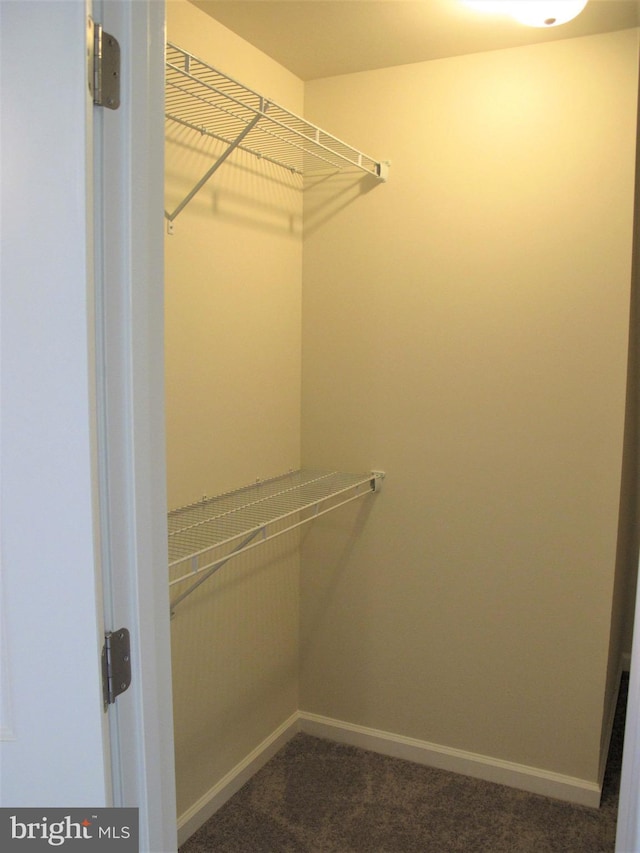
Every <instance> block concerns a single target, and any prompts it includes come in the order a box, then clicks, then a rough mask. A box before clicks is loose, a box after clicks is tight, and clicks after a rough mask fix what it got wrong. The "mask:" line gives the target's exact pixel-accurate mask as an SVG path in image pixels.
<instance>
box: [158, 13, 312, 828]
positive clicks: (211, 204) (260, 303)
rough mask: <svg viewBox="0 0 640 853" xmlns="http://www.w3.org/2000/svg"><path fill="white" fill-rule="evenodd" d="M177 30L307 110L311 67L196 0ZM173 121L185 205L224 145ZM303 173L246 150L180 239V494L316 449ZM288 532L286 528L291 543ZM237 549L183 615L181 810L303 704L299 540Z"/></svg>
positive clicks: (176, 452)
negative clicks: (306, 381)
mask: <svg viewBox="0 0 640 853" xmlns="http://www.w3.org/2000/svg"><path fill="white" fill-rule="evenodd" d="M167 29H168V38H169V39H170V40H171V41H174V42H175V43H177V44H178V45H180V46H181V47H183V48H184V49H186V50H188V51H190V52H191V53H194V54H195V55H196V56H199V57H201V58H202V59H204V60H205V61H208V62H209V63H211V64H213V65H216V66H217V67H219V68H220V69H221V70H223V71H225V72H226V73H228V74H231V75H232V76H234V77H237V78H238V79H240V80H242V81H243V82H244V83H246V84H247V85H249V86H253V87H254V88H257V89H259V90H260V91H262V92H264V93H265V94H268V95H269V96H270V97H273V98H274V100H276V101H280V102H282V103H284V104H287V105H288V106H289V107H290V109H293V110H295V111H297V112H302V106H303V103H302V96H303V86H302V83H301V81H300V80H298V79H297V78H296V77H294V76H293V75H292V74H290V73H289V72H287V71H285V70H284V69H283V68H282V67H281V66H279V65H277V64H276V63H275V62H273V61H272V60H270V59H268V58H267V57H266V56H264V55H263V54H261V53H259V52H258V51H256V50H254V49H253V48H251V47H250V46H249V45H248V44H247V43H246V42H244V41H242V40H241V39H239V38H237V37H236V36H234V35H233V34H232V33H231V32H230V31H229V30H227V29H225V28H224V27H221V26H220V25H218V24H217V23H216V22H214V21H213V20H212V19H211V18H208V17H207V16H206V15H204V14H203V13H202V12H200V11H199V10H197V9H196V8H195V7H193V6H191V4H189V3H187V2H183V0H169V2H168V3H167ZM216 146H217V143H213V144H212V143H211V142H210V141H208V140H207V138H206V137H201V136H200V135H199V134H194V133H193V132H192V131H188V130H176V129H175V127H171V126H170V125H168V126H167V146H166V158H167V162H166V173H167V180H166V203H167V208H168V209H169V210H173V209H175V207H176V206H177V204H178V203H179V202H180V201H181V200H182V198H183V197H184V196H185V195H186V194H187V193H188V192H189V191H190V190H191V188H192V187H193V186H194V185H195V184H196V183H197V181H198V180H199V179H200V177H201V176H202V175H203V174H204V173H205V172H206V171H207V169H208V168H209V166H210V165H211V163H212V162H213V159H212V157H215V155H216V154H217V153H219V152H220V151H221V150H223V149H222V148H220V147H216ZM301 214H302V197H301V187H300V183H299V179H298V181H297V183H296V179H294V178H293V176H291V175H290V174H289V173H283V172H282V170H278V169H277V168H276V167H270V166H269V164H267V163H264V162H262V163H259V162H258V161H256V160H255V158H254V157H252V156H250V155H246V154H241V153H238V154H236V155H234V157H233V161H229V162H228V163H227V164H225V166H224V167H223V168H221V169H220V170H219V171H218V172H217V173H216V174H215V176H214V177H213V179H212V180H211V181H210V183H208V184H207V185H206V186H205V187H204V188H203V189H202V191H201V192H200V193H199V194H198V195H197V196H196V197H195V198H194V199H193V200H192V201H191V203H190V204H189V205H188V206H187V207H186V208H185V209H184V210H183V211H182V213H180V214H179V215H178V217H177V218H176V220H175V228H174V234H173V235H172V236H168V237H167V239H166V361H167V383H166V395H167V450H168V453H167V469H168V495H169V498H168V500H169V507H170V508H174V507H176V506H179V505H182V504H185V503H188V502H191V501H194V500H198V499H199V498H200V497H202V495H203V494H209V495H214V494H218V493H220V492H222V491H226V490H229V489H234V488H237V487H239V486H242V485H245V484H247V483H252V482H253V481H254V480H255V479H256V478H266V477H270V476H273V475H275V474H279V473H282V472H283V471H287V470H288V469H289V468H297V467H298V466H299V462H300V329H301V319H300V310H301V294H300V281H301V264H302V243H301ZM285 540H286V541H285ZM258 550H259V552H260V553H259V554H258V553H257V552H253V553H252V554H251V555H250V556H247V557H246V558H240V559H236V560H235V561H233V562H232V563H231V564H229V565H228V566H227V567H225V568H223V569H222V570H221V571H220V572H218V573H217V575H216V576H215V578H213V579H211V580H209V581H207V582H206V583H205V584H204V585H203V586H202V587H201V588H200V589H199V590H198V591H197V592H195V593H194V594H193V595H192V596H191V597H189V598H188V599H186V600H185V601H184V602H183V603H182V604H180V605H179V606H178V608H177V611H176V617H175V619H174V620H173V622H172V653H173V682H174V715H175V728H176V736H175V739H176V773H177V789H178V814H183V813H184V812H185V810H186V809H188V808H189V807H190V806H192V805H193V804H194V802H196V801H197V800H198V798H200V797H201V796H203V795H205V794H206V792H207V791H208V790H209V789H210V788H211V787H212V786H214V785H215V784H216V783H217V782H218V781H219V780H220V779H221V778H222V777H223V776H224V775H225V774H226V773H228V772H229V771H230V770H231V769H232V768H233V767H235V765H236V764H238V763H239V762H240V761H242V760H243V759H244V758H245V757H246V756H247V755H248V753H249V752H251V751H252V750H253V749H254V748H255V747H256V746H257V745H258V744H259V743H260V742H261V741H262V740H263V739H264V738H265V737H267V736H268V735H270V734H271V733H272V732H273V731H274V730H275V729H276V728H277V727H278V726H279V725H280V724H281V723H282V722H283V721H284V720H285V719H287V718H288V717H289V716H290V715H291V714H292V713H294V711H295V710H296V709H297V707H298V698H297V652H298V645H297V643H298V633H297V631H298V568H299V556H298V550H297V540H295V539H287V537H283V539H282V540H279V541H278V543H277V544H274V545H269V546H263V548H261V549H258Z"/></svg>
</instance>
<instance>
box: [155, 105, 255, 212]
mask: <svg viewBox="0 0 640 853" xmlns="http://www.w3.org/2000/svg"><path fill="white" fill-rule="evenodd" d="M261 118H262V116H261V115H256V116H254V117H253V118H252V119H251V121H250V122H249V124H248V125H247V126H246V127H245V128H244V129H243V130H242V132H241V133H239V134H238V136H237V137H236V138H235V139H234V141H233V142H232V143H231V144H230V145H229V147H228V148H227V149H226V151H225V152H224V153H223V154H221V155H220V157H218V159H217V160H216V162H215V163H214V164H213V166H212V167H211V168H210V169H209V170H208V171H207V172H206V174H204V175H203V176H202V178H201V179H200V180H199V181H198V183H197V184H196V185H195V187H194V188H193V189H192V190H191V192H190V193H189V194H188V195H186V196H185V197H184V199H183V200H182V201H181V202H180V204H179V205H178V206H177V207H176V209H175V210H174V211H173V213H167V211H166V210H165V212H164V215H165V216H166V218H167V219H168V220H169V222H173V220H174V219H175V218H176V216H177V215H178V214H179V213H180V212H181V211H182V210H183V209H184V208H185V207H186V206H187V205H188V204H189V202H190V201H191V199H192V198H193V197H194V195H196V193H198V192H200V190H201V189H202V187H203V186H204V185H205V184H206V183H207V181H208V180H209V178H210V177H211V176H212V175H213V174H214V172H216V171H217V170H218V169H219V168H220V166H222V164H223V163H224V161H225V160H226V159H227V157H228V156H229V155H230V154H232V153H233V152H234V151H235V149H236V148H237V147H238V146H239V145H240V143H241V142H242V140H243V139H244V138H245V136H247V135H248V134H249V133H250V132H251V131H252V130H253V128H254V127H255V126H256V124H257V123H258V122H259V121H260V119H261Z"/></svg>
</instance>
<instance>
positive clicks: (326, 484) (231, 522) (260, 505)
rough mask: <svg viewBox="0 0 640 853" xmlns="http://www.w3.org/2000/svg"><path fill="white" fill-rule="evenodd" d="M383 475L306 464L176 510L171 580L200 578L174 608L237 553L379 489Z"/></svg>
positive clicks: (171, 533) (171, 523)
mask: <svg viewBox="0 0 640 853" xmlns="http://www.w3.org/2000/svg"><path fill="white" fill-rule="evenodd" d="M383 476H384V475H383V474H382V473H381V472H369V473H366V474H348V473H341V472H337V471H316V470H308V469H301V470H298V471H291V472H289V473H288V474H283V475H281V476H278V477H273V478H272V479H270V480H263V481H257V482H256V483H254V484H252V485H250V486H245V487H244V488H241V489H236V490H235V491H232V492H227V493H225V494H222V495H217V496H216V497H212V498H203V500H201V501H198V503H195V504H190V505H189V506H185V507H180V508H178V509H175V510H172V511H171V512H170V513H169V515H168V530H169V577H170V581H169V585H170V586H175V585H177V584H182V583H184V582H185V581H192V583H193V582H194V581H195V583H193V585H192V586H190V587H189V588H188V589H186V590H185V591H183V592H182V593H180V595H178V596H177V597H176V598H174V599H173V600H172V607H174V606H175V605H176V604H177V603H178V601H181V600H182V599H183V598H185V597H186V596H187V595H188V594H189V593H190V592H192V591H193V589H195V588H196V586H199V585H200V583H202V582H203V581H204V580H206V579H207V578H208V577H209V576H210V575H211V574H213V572H215V571H216V570H217V569H218V568H221V567H222V566H223V565H224V564H225V563H226V562H227V561H228V560H229V559H231V557H235V556H237V555H238V554H240V553H242V552H244V551H247V550H249V549H250V548H254V547H256V546H257V545H260V544H262V543H263V542H266V541H268V540H270V539H273V538H275V537H276V536H280V535H282V534H283V533H286V532H288V531H290V530H293V529H295V528H296V527H299V526H300V525H302V524H306V523H307V522H309V521H312V520H313V519H315V518H318V517H319V516H321V515H323V514H325V513H326V512H330V511H332V510H334V509H337V508H338V507H340V506H344V504H346V503H350V502H351V501H353V500H357V499H358V498H361V497H364V496H365V495H367V494H369V493H371V492H373V491H377V487H378V483H379V481H380V480H381V479H382V477H383Z"/></svg>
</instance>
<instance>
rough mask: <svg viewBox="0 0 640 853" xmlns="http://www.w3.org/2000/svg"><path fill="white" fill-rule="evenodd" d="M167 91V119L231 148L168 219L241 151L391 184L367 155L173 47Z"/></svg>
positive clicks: (300, 169)
mask: <svg viewBox="0 0 640 853" xmlns="http://www.w3.org/2000/svg"><path fill="white" fill-rule="evenodd" d="M165 90H166V92H165V114H166V117H167V119H169V120H170V121H174V122H177V123H178V124H181V125H183V126H185V127H189V128H191V129H192V130H195V131H197V132H198V133H201V134H204V135H206V136H210V137H212V138H213V139H217V140H219V141H221V142H224V143H226V144H227V145H228V146H229V147H228V148H227V150H226V151H225V153H224V154H223V155H222V157H221V158H219V160H217V161H216V163H214V165H213V166H212V169H211V170H209V172H207V174H206V175H205V177H204V178H203V180H202V181H201V182H200V183H199V184H198V185H197V186H196V188H195V190H194V191H193V192H192V193H190V194H189V195H188V196H187V198H186V199H185V200H184V202H183V203H182V204H181V205H179V206H178V208H176V210H175V211H174V212H173V214H168V213H167V214H166V216H167V218H168V219H170V220H172V219H173V218H175V216H177V214H178V213H179V212H180V210H182V208H183V207H184V205H185V204H186V203H188V201H189V200H190V199H191V198H192V197H193V195H194V194H195V192H197V191H198V190H199V189H200V188H201V186H202V185H203V184H204V183H205V182H206V181H207V180H208V179H209V177H211V174H212V173H213V171H215V169H216V168H217V167H218V166H219V165H220V164H221V163H222V162H223V161H224V159H226V157H227V156H228V154H230V153H231V151H233V150H234V149H236V148H238V149H239V150H241V151H247V152H249V153H250V154H253V155H255V156H256V157H258V158H261V159H264V160H268V161H269V162H271V163H275V164H276V165H278V166H281V167H282V168H284V169H288V170H289V171H291V172H295V173H296V174H305V172H308V171H310V170H313V171H314V172H315V171H318V172H326V171H329V172H332V171H339V170H343V169H345V168H348V169H358V170H361V171H363V172H366V173H368V174H370V175H373V176H375V177H376V178H379V179H381V180H386V175H387V164H386V163H383V162H379V161H376V160H375V159H374V158H373V157H370V156H368V155H367V154H363V153H362V152H361V151H358V150H357V149H356V148H353V147H352V146H351V145H348V144H347V143H346V142H343V141H342V140H340V139H338V138H337V137H335V136H332V135H331V134H330V133H327V132H326V131H324V130H322V129H321V128H319V127H317V126H316V125H314V124H311V122H308V121H306V119H303V118H301V117H300V116H298V115H296V114H295V113H292V112H290V111H289V110H287V109H285V108H284V107H281V106H280V105H279V104H277V103H275V101H272V100H270V99H269V98H266V97H265V96H264V95H260V94H258V93H257V92H254V91H253V90H252V89H249V88H248V87H247V86H244V85H243V84H242V83H239V82H238V81H237V80H234V79H233V78H232V77H229V76H228V75H227V74H224V72H222V71H219V70H218V69H216V68H214V67H213V66H211V65H208V64H207V63H206V62H203V61H202V60H201V59H198V58H197V57H196V56H194V55H193V54H190V53H188V52H187V51H185V50H183V49H182V48H180V47H178V46H177V45H175V44H172V43H171V42H167V46H166V77H165Z"/></svg>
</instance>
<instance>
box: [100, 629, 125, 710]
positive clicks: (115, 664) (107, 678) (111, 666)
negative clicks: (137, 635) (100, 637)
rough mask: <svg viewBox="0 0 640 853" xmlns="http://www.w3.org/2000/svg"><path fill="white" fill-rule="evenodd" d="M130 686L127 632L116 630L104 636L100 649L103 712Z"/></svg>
mask: <svg viewBox="0 0 640 853" xmlns="http://www.w3.org/2000/svg"><path fill="white" fill-rule="evenodd" d="M130 684H131V647H130V642H129V631H128V630H127V629H126V628H118V630H117V631H109V632H107V633H106V634H105V635H104V646H103V647H102V698H103V701H104V710H105V711H106V710H107V708H108V706H109V705H112V704H113V703H114V702H115V701H116V698H117V697H118V696H119V695H120V694H121V693H124V691H125V690H126V689H127V687H129V685H130Z"/></svg>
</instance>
